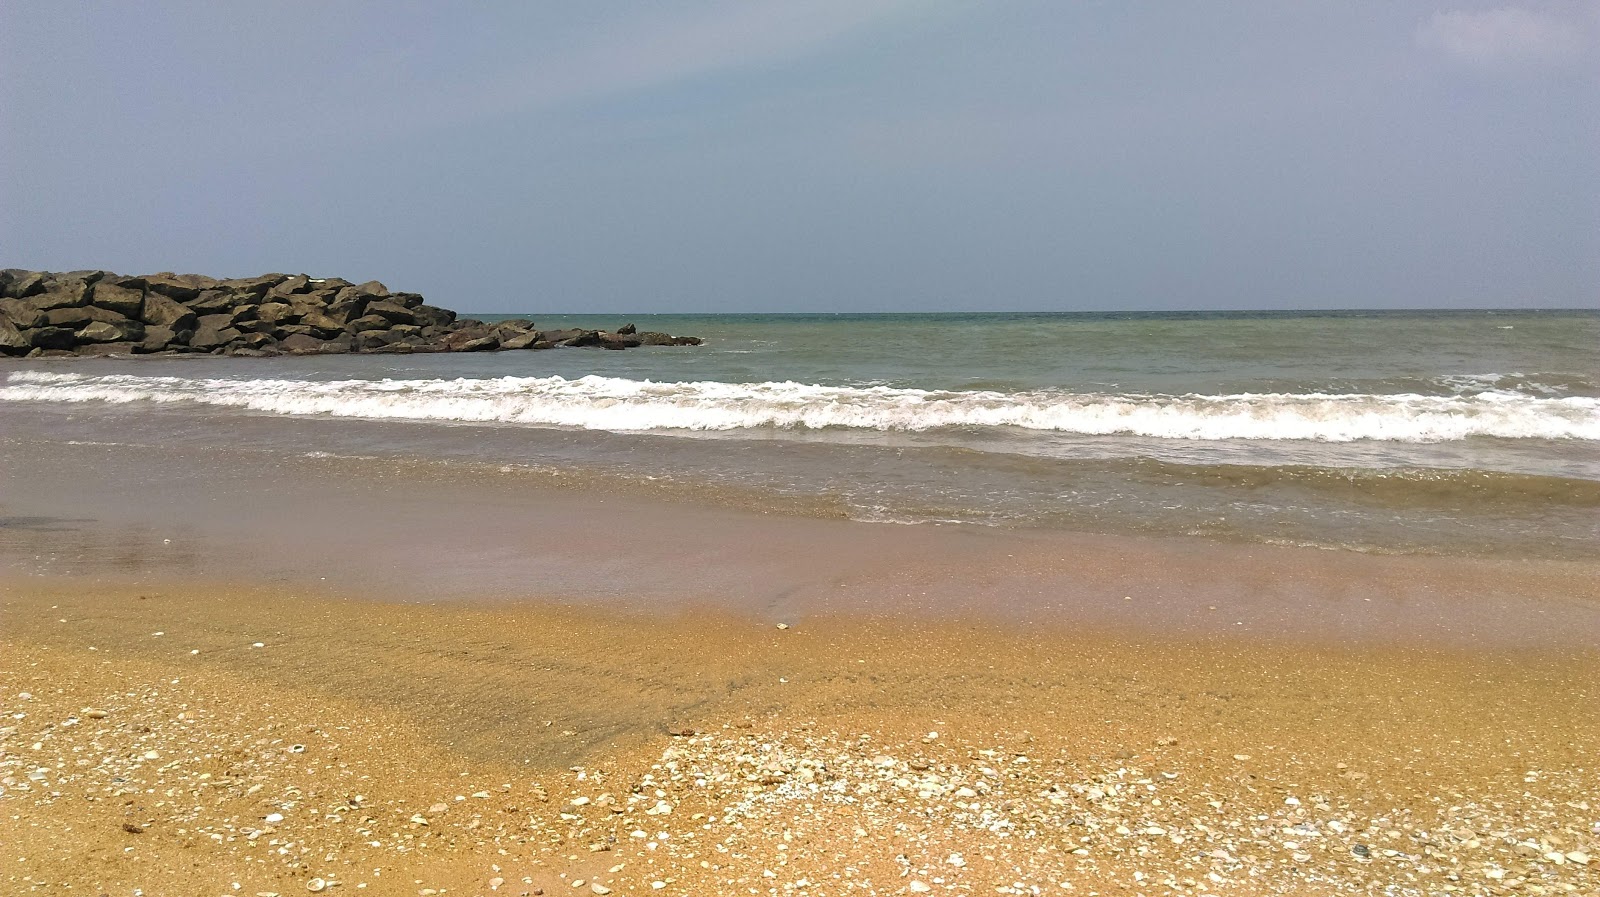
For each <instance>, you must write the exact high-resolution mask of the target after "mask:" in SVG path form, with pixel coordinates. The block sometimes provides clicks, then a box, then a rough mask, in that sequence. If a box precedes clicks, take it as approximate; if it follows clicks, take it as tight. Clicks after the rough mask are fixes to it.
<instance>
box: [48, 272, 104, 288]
mask: <svg viewBox="0 0 1600 897" xmlns="http://www.w3.org/2000/svg"><path fill="white" fill-rule="evenodd" d="M108 273H110V272H107V271H101V270H100V269H98V268H88V269H85V270H83V271H64V272H62V273H60V274H57V275H56V277H58V278H60V279H62V280H81V281H83V282H84V283H86V284H88V285H90V286H94V285H95V284H97V283H99V282H100V280H101V278H104V277H105V276H106V275H107V274H108Z"/></svg>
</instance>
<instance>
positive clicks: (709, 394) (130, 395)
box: [0, 371, 1600, 442]
mask: <svg viewBox="0 0 1600 897" xmlns="http://www.w3.org/2000/svg"><path fill="white" fill-rule="evenodd" d="M0 401H11V402H108V403H127V402H159V403H189V404H198V405H214V406H225V407H235V408H243V409H248V410H251V411H258V412H266V413H272V414H287V415H327V416H334V417H357V418H371V419H400V420H420V421H429V420H435V421H462V422H481V423H512V424H532V425H545V426H559V427H574V428H581V429H589V430H610V431H616V432H631V431H633V432H636V431H650V430H740V429H751V428H796V429H798V428H804V429H822V428H830V427H838V428H851V429H865V430H884V431H889V430H901V431H921V430H934V429H940V428H950V427H963V428H996V427H1016V428H1022V429H1028V430H1045V431H1055V432H1062V433H1077V434H1084V435H1133V436H1145V437H1152V438H1160V439H1190V440H1229V439H1245V440H1306V441H1316V442H1351V441H1356V440H1391V441H1399V442H1443V441H1451V440H1460V439H1466V438H1469V437H1473V436H1492V437H1499V438H1504V439H1582V440H1600V399H1594V398H1583V397H1565V398H1543V397H1539V398H1535V397H1530V396H1528V395H1525V394H1522V393H1516V392H1508V391H1486V392H1481V393H1477V394H1473V395H1453V396H1428V395H1417V394H1404V395H1376V394H1367V393H1348V394H1341V393H1240V394H1236V395H1146V394H1127V395H1122V394H1103V393H1076V392H1068V391H1063V390H1031V391H1021V392H999V391H992V390H970V391H941V390H920V389H904V388H896V387H889V386H820V385H815V384H807V383H795V382H767V383H720V382H714V381H699V382H668V383H658V382H653V381H648V380H629V379H623V378H617V377H600V376H588V377H581V378H578V379H571V380H569V379H567V378H564V377H558V376H553V377H495V378H483V379H467V378H461V379H450V380H446V379H432V380H428V379H418V380H392V379H385V380H333V381H312V380H279V379H257V380H230V379H198V378H182V377H140V376H133V375H104V376H90V375H82V374H58V373H45V372H32V371H18V372H12V373H11V374H10V375H9V376H8V378H7V380H6V381H5V384H4V385H3V386H0Z"/></svg>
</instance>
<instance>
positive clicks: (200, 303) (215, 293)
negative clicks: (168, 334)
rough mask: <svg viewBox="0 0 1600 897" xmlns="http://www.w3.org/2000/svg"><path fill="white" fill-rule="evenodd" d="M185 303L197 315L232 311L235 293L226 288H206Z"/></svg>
mask: <svg viewBox="0 0 1600 897" xmlns="http://www.w3.org/2000/svg"><path fill="white" fill-rule="evenodd" d="M183 304H184V305H187V306H189V308H190V309H191V310H192V311H194V313H195V314H197V315H215V314H222V313H223V312H227V311H231V310H232V309H233V305H234V298H233V294H232V293H229V292H228V291H226V290H205V291H203V292H200V293H197V294H195V297H194V299H192V300H190V301H187V302H184V303H183Z"/></svg>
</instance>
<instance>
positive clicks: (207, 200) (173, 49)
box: [0, 0, 1600, 313]
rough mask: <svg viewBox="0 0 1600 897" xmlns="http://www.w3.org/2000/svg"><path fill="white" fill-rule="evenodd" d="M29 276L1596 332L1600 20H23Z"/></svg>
mask: <svg viewBox="0 0 1600 897" xmlns="http://www.w3.org/2000/svg"><path fill="white" fill-rule="evenodd" d="M0 34H3V35H5V41H4V42H5V50H4V51H3V52H0V266H8V267H27V268H48V269H56V270H62V269H73V268H84V267H98V268H107V269H111V270H116V271H122V272H127V273H140V272H146V271H156V270H164V269H173V270H178V271H195V272H200V273H207V274H215V275H222V276H237V275H248V274H257V273H262V272H266V271H283V272H290V273H297V272H302V271H303V272H307V273H310V274H312V275H313V276H331V275H337V276H341V277H346V278H349V279H351V280H356V281H360V280H365V279H368V278H377V279H380V280H383V281H384V282H386V283H388V284H389V285H390V286H391V287H394V288H397V289H405V290H414V291H418V292H422V293H424V294H426V295H427V296H428V297H429V299H430V300H431V301H434V302H436V303H438V304H443V305H447V306H450V307H454V308H458V309H463V310H467V311H476V312H486V313H487V312H528V313H540V312H619V313H626V312H652V311H678V312H702V311H705V312H710V311H922V310H927V311H946V310H1099V309H1222V308H1313V307H1374V308H1406V307H1411V308H1417V307H1434V308H1438V307H1485V306H1490V307H1554V306H1566V307H1600V2H1560V3H1522V4H1519V5H1509V6H1508V5H1501V4H1493V3H1490V4H1472V3H1456V2H1450V0H1429V2H1422V3H1418V2H1350V0H1330V2H1295V3H1283V2H1281V0H1270V2H1230V3H1225V4H1224V3H1187V2H1171V3H1140V2H1104V3H1094V2H1082V3H1058V2H1029V0H1015V2H995V3H958V2H954V0H926V2H913V0H811V2H796V3H779V2H763V0H728V2H713V0H666V2H649V3H645V2H638V3H617V2H601V0H586V2H580V3H556V2H543V3H533V2H529V3H511V2H508V3H502V4H444V3H434V4H429V3H411V2H406V3H395V2H374V3H355V2H332V3H329V2H320V0H319V2H288V0H279V2H271V3H255V4H241V3H201V2H196V3H170V2H144V3H94V4H90V3H78V2H68V0H51V2H35V3H29V2H21V0H10V2H0Z"/></svg>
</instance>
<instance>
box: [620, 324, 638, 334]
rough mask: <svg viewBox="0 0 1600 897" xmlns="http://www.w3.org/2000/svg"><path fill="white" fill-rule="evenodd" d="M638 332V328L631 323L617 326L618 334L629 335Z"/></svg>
mask: <svg viewBox="0 0 1600 897" xmlns="http://www.w3.org/2000/svg"><path fill="white" fill-rule="evenodd" d="M638 332H639V328H637V327H635V326H633V325H632V324H623V325H622V326H621V327H618V328H617V335H618V336H631V335H633V334H635V333H638Z"/></svg>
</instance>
